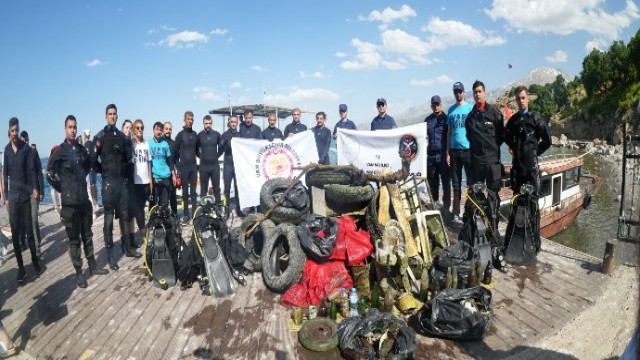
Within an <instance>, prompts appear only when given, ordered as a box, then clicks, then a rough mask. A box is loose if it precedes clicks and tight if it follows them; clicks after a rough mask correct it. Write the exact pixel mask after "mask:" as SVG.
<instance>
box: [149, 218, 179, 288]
mask: <svg viewBox="0 0 640 360" xmlns="http://www.w3.org/2000/svg"><path fill="white" fill-rule="evenodd" d="M151 269H152V271H153V278H154V279H153V285H154V286H155V287H159V288H161V289H163V290H166V289H167V288H169V287H173V286H175V285H176V272H175V267H174V266H173V261H172V260H171V255H170V254H169V249H168V248H167V243H166V231H165V229H164V227H156V228H155V229H153V257H152V258H151Z"/></svg>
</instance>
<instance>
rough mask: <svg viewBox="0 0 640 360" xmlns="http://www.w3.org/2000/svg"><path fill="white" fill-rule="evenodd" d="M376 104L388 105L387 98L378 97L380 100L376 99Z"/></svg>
mask: <svg viewBox="0 0 640 360" xmlns="http://www.w3.org/2000/svg"><path fill="white" fill-rule="evenodd" d="M376 104H385V105H387V100H386V99H385V98H378V100H376Z"/></svg>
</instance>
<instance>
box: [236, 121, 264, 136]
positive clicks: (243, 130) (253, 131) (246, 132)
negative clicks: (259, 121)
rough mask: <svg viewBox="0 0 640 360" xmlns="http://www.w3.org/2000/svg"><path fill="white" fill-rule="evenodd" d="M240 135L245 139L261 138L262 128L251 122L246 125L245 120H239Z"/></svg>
mask: <svg viewBox="0 0 640 360" xmlns="http://www.w3.org/2000/svg"><path fill="white" fill-rule="evenodd" d="M238 128H239V131H238V132H239V133H240V137H243V138H245V139H262V130H261V129H260V126H258V125H256V124H254V123H251V125H247V123H246V122H241V123H240V124H239V125H238Z"/></svg>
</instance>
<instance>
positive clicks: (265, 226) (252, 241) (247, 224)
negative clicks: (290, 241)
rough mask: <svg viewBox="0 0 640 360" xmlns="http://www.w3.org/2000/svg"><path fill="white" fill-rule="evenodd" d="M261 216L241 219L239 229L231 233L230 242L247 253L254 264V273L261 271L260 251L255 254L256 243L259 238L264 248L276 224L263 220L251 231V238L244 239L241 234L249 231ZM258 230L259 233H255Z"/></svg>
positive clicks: (256, 215) (251, 215)
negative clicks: (236, 244)
mask: <svg viewBox="0 0 640 360" xmlns="http://www.w3.org/2000/svg"><path fill="white" fill-rule="evenodd" d="M261 216H262V215H260V214H249V215H247V217H245V218H244V219H242V222H241V223H240V226H239V227H237V228H235V229H233V230H232V231H231V240H232V241H237V242H238V244H240V246H242V247H243V248H245V250H247V251H248V252H249V256H250V257H251V258H252V260H253V262H254V264H255V268H254V270H255V271H262V261H261V260H260V257H261V255H262V251H260V253H256V251H255V250H256V241H259V240H260V238H259V237H262V247H263V248H264V244H265V243H266V240H267V238H268V237H270V236H271V234H272V233H273V231H274V230H275V228H276V224H274V223H273V221H271V220H269V219H265V220H264V221H262V222H261V223H260V226H259V227H258V228H257V229H255V230H254V231H253V233H252V234H251V236H249V237H244V236H242V234H243V233H244V232H245V231H247V230H249V228H251V227H252V226H253V224H255V223H256V222H257V221H258V219H259V218H260V217H261ZM258 230H259V232H257V231H258Z"/></svg>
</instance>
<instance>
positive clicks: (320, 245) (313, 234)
mask: <svg viewBox="0 0 640 360" xmlns="http://www.w3.org/2000/svg"><path fill="white" fill-rule="evenodd" d="M320 231H322V232H323V234H320ZM297 232H298V237H299V238H300V245H301V246H302V249H303V250H304V252H305V253H306V254H307V256H308V257H309V258H311V259H313V260H315V261H316V262H324V261H326V260H328V259H329V257H330V256H331V254H332V253H333V248H334V247H335V245H336V239H337V237H338V223H337V222H336V219H335V218H332V217H324V216H320V215H315V214H309V215H306V216H305V217H304V220H303V221H302V222H301V223H300V225H298V228H297Z"/></svg>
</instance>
